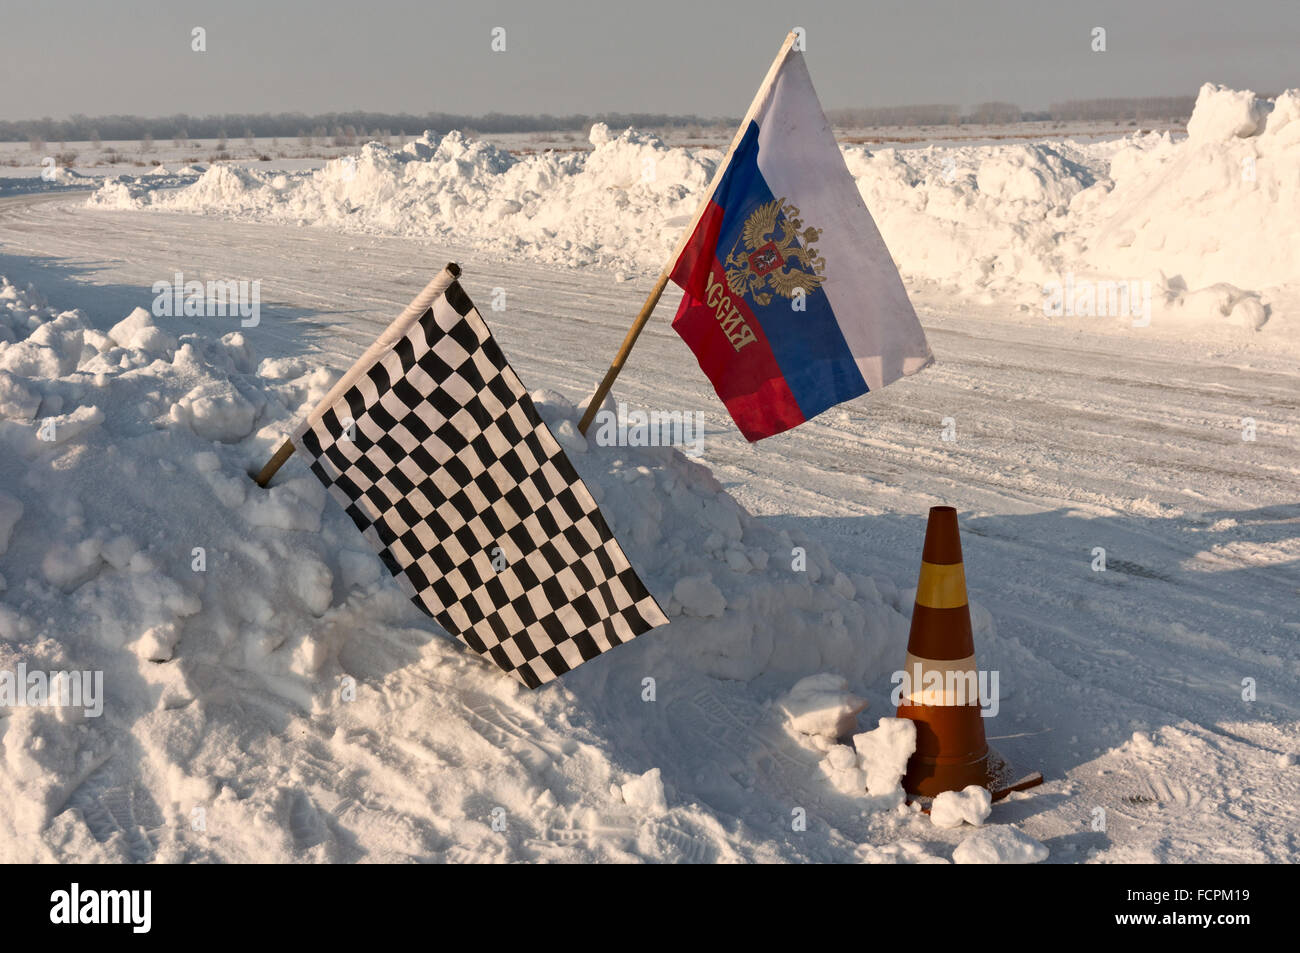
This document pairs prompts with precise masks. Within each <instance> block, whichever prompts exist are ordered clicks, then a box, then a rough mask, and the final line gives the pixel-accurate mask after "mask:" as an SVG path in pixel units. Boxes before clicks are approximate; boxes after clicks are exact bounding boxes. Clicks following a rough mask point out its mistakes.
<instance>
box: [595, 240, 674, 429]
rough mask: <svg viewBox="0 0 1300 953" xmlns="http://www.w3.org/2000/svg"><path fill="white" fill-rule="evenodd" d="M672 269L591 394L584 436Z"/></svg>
mask: <svg viewBox="0 0 1300 953" xmlns="http://www.w3.org/2000/svg"><path fill="white" fill-rule="evenodd" d="M696 218H697V219H698V218H699V216H698V215H697V216H696ZM694 230H695V226H694V224H692V225H691V228H690V231H694ZM676 260H677V256H676V255H674V256H673V261H676ZM672 269H673V262H669V263H668V267H667V268H665V269H664V270H663V272H662V273H661V274H660V275H659V280H658V281H656V282H655V286H654V287H653V288H651V289H650V295H649V297H647V298H646V299H645V304H643V305H641V312H640V313H639V314H638V315H637V316H636V320H635V321H633V322H632V327H630V328H628V331H627V335H626V336H625V337H624V338H623V346H622V347H620V348H619V349H618V353H617V354H615V355H614V362H613V363H612V364H610V365H609V370H607V371H606V372H605V376H604V378H602V379H601V382H600V386H599V387H597V388H596V393H594V394H593V395H592V396H591V401H590V402H589V403H588V404H587V412H586V413H584V414H583V415H582V421H581V422H580V423H579V424H578V432H579V433H581V434H582V435H583V436H584V437H585V436H586V435H587V428H588V427H590V426H591V422H592V420H593V419H595V416H596V413H597V411H599V410H600V405H601V404H603V403H604V402H605V395H606V394H608V393H609V389H610V388H611V387H613V386H614V378H616V377H618V372H619V371H621V370H622V369H623V365H624V364H625V363H627V356H628V355H629V354H631V353H632V345H633V344H635V343H636V339H637V337H638V336H639V335H640V334H641V329H642V328H643V327H645V325H646V322H647V321H649V320H650V315H651V313H652V312H653V311H654V309H655V305H657V304H658V303H659V298H660V297H661V296H662V295H663V293H664V288H666V287H668V277H669V276H670V275H671V274H672Z"/></svg>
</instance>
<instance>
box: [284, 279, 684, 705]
mask: <svg viewBox="0 0 1300 953" xmlns="http://www.w3.org/2000/svg"><path fill="white" fill-rule="evenodd" d="M295 444H296V445H297V446H298V447H299V448H300V449H301V450H302V451H304V452H305V453H307V454H308V455H309V456H310V457H311V459H312V463H311V469H312V471H313V472H314V473H315V474H316V475H317V476H318V477H319V478H320V479H321V481H322V482H324V484H325V485H326V486H327V487H328V488H329V490H330V492H331V493H332V495H333V496H334V497H335V499H337V500H338V501H339V502H340V503H341V504H343V506H344V507H345V508H346V510H347V513H348V515H349V516H351V517H352V520H353V522H354V523H356V525H357V527H358V528H359V529H360V530H361V531H362V533H363V534H364V535H365V537H366V538H367V539H368V540H369V541H370V543H371V545H373V546H374V547H375V549H376V550H378V552H379V556H380V558H381V559H382V560H383V561H384V564H385V565H386V566H387V567H388V570H389V572H391V573H392V574H393V575H394V576H395V577H396V578H397V580H398V582H399V583H400V584H401V585H402V587H403V589H405V590H406V591H407V593H408V595H410V596H411V598H412V599H413V600H414V601H415V603H416V605H418V606H420V608H422V609H423V610H424V611H425V612H427V613H428V614H429V615H431V616H433V618H434V619H435V620H437V622H438V624H439V625H441V626H442V627H443V628H444V629H446V630H447V631H448V632H450V633H452V634H453V635H455V636H456V637H457V638H459V639H460V640H461V641H463V642H464V643H465V644H466V645H468V646H469V647H470V648H471V649H473V650H474V651H475V652H478V653H480V654H485V655H487V656H489V657H490V658H491V659H492V661H494V662H495V663H496V664H497V665H499V666H500V667H501V668H502V669H504V670H505V671H507V672H510V673H512V674H514V675H515V676H517V677H518V678H519V679H520V680H522V681H523V683H524V684H525V685H527V686H529V687H530V688H536V687H537V686H539V685H542V684H543V683H545V682H549V681H551V680H552V679H554V678H555V677H556V676H559V675H563V674H564V673H565V672H567V671H569V670H570V669H571V668H574V667H575V666H577V665H580V664H582V663H583V662H585V661H587V660H588V659H592V658H594V657H595V656H597V655H599V654H600V653H601V652H605V651H608V650H609V649H611V648H613V647H614V646H616V645H620V644H622V643H623V642H626V641H628V640H629V639H631V638H633V637H635V636H637V635H640V634H641V633H642V632H645V631H646V630H647V629H651V628H654V627H655V626H658V625H663V624H665V623H666V622H667V621H668V620H667V618H666V617H665V616H664V614H663V612H662V611H661V610H660V608H659V606H658V604H657V603H656V602H655V600H654V598H653V597H652V596H651V595H650V593H649V592H648V591H647V590H646V588H645V586H644V585H643V584H642V582H641V580H640V578H638V577H637V574H636V572H635V571H634V570H633V569H632V566H631V564H630V563H629V562H628V560H627V557H626V556H625V555H624V554H623V550H622V548H621V547H620V546H619V544H618V541H617V540H616V539H615V538H614V536H613V534H612V533H611V532H610V529H609V526H608V525H606V523H605V519H604V517H603V516H602V515H601V513H600V510H599V509H598V508H597V506H596V502H595V500H594V499H593V498H592V496H591V493H590V492H589V491H588V489H587V487H586V486H585V485H584V484H583V482H582V480H581V479H580V478H579V477H578V475H577V473H576V472H575V471H574V469H573V465H572V464H571V463H570V462H569V460H568V458H567V457H566V456H565V455H564V451H563V450H562V449H561V448H560V445H559V444H558V443H557V442H556V440H555V437H554V436H553V435H552V434H551V432H550V431H549V430H548V429H547V427H546V425H545V424H544V423H543V422H542V420H541V418H540V417H539V416H538V414H537V410H536V408H535V407H534V406H533V403H532V401H531V400H530V399H529V397H528V394H527V392H526V391H525V390H524V387H523V385H522V384H521V383H520V381H519V378H518V377H517V376H516V375H515V372H514V371H513V370H512V369H511V367H510V365H509V364H507V363H506V359H505V355H504V354H502V352H501V348H500V347H498V346H497V343H496V341H495V340H494V339H493V338H492V335H491V332H489V331H488V328H487V325H486V323H484V321H483V318H482V317H481V316H480V315H479V313H478V311H477V310H475V308H474V306H473V304H471V303H470V300H469V298H468V296H466V294H465V292H464V291H463V290H462V289H461V287H460V284H459V283H458V282H452V283H451V285H450V286H449V287H448V288H447V290H446V291H445V292H444V293H443V295H442V297H440V298H438V299H437V300H436V301H435V302H434V304H433V306H432V307H431V308H430V309H429V310H427V311H426V312H425V313H424V314H423V315H422V316H421V317H420V318H419V320H417V321H416V322H415V323H414V324H412V325H411V327H410V329H409V330H408V332H407V333H406V334H405V335H404V336H403V337H401V338H399V339H398V340H397V342H396V344H395V346H394V347H393V348H392V349H391V350H389V351H387V352H386V353H384V354H383V355H381V356H380V357H379V358H378V359H377V360H376V361H375V362H374V363H373V364H372V365H371V366H370V367H369V369H367V370H365V371H364V372H363V373H361V375H360V376H359V377H358V378H357V380H356V382H355V384H353V386H352V387H351V388H350V389H348V390H347V391H345V392H344V393H343V394H342V396H341V397H340V398H339V399H338V400H336V401H335V402H334V403H333V404H332V406H330V407H329V408H328V409H327V410H325V411H324V413H323V414H322V415H321V416H320V418H319V420H318V421H316V422H315V423H314V424H308V425H304V428H302V429H300V432H299V433H298V434H297V435H296V439H295ZM494 562H495V564H496V566H497V567H501V566H502V565H503V564H504V567H503V568H500V571H497V569H496V568H494Z"/></svg>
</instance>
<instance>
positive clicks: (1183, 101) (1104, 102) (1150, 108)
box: [1046, 96, 1196, 122]
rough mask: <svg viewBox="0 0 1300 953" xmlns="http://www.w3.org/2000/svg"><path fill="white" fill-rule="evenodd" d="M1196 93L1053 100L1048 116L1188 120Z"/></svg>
mask: <svg viewBox="0 0 1300 953" xmlns="http://www.w3.org/2000/svg"><path fill="white" fill-rule="evenodd" d="M1195 104H1196V97H1195V96H1146V97H1143V98H1141V99H1071V100H1069V101H1067V102H1064V103H1052V106H1051V108H1050V109H1049V110H1048V111H1047V117H1046V118H1048V119H1103V120H1109V119H1136V120H1138V121H1139V122H1142V121H1145V120H1148V119H1187V118H1188V117H1189V116H1191V114H1192V106H1194V105H1195Z"/></svg>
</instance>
